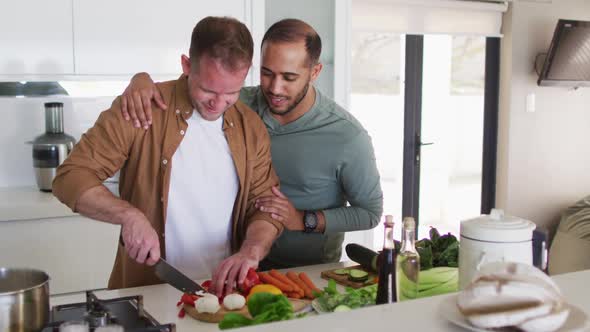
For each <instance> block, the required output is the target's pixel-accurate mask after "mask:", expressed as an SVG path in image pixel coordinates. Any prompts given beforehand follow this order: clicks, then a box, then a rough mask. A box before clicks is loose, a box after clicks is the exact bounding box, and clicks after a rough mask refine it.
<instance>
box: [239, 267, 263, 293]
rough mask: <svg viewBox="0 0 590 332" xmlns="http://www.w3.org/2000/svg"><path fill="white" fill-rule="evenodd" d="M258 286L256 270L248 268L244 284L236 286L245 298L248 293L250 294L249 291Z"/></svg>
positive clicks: (258, 280)
mask: <svg viewBox="0 0 590 332" xmlns="http://www.w3.org/2000/svg"><path fill="white" fill-rule="evenodd" d="M258 284H260V279H259V278H258V274H257V273H256V270H254V269H253V268H250V269H249V270H248V274H246V279H244V282H243V283H241V284H238V289H239V291H240V293H242V295H244V296H246V295H248V293H250V289H252V287H254V286H256V285H258Z"/></svg>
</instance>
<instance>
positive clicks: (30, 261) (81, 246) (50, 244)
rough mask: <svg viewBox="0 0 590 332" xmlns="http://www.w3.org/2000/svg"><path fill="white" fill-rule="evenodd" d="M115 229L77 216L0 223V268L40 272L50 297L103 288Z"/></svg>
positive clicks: (110, 264) (116, 233)
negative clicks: (41, 271)
mask: <svg viewBox="0 0 590 332" xmlns="http://www.w3.org/2000/svg"><path fill="white" fill-rule="evenodd" d="M119 229H120V227H119V226H116V225H111V224H107V223H103V222H99V221H95V220H91V219H88V218H85V217H82V216H75V217H65V218H47V219H35V220H19V221H0V266H2V267H27V268H35V269H40V270H43V271H45V272H46V273H47V274H48V275H49V277H50V278H51V281H50V284H49V290H50V292H51V294H61V293H69V292H77V291H82V290H87V289H99V288H106V287H107V282H108V279H109V276H110V273H111V269H112V267H113V263H114V260H115V254H116V250H117V243H118V239H119Z"/></svg>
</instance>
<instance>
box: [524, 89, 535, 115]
mask: <svg viewBox="0 0 590 332" xmlns="http://www.w3.org/2000/svg"><path fill="white" fill-rule="evenodd" d="M535 109H536V108H535V94H534V93H529V94H528V95H526V111H527V112H528V113H533V112H534V111H535Z"/></svg>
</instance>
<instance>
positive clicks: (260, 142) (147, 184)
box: [53, 76, 283, 288]
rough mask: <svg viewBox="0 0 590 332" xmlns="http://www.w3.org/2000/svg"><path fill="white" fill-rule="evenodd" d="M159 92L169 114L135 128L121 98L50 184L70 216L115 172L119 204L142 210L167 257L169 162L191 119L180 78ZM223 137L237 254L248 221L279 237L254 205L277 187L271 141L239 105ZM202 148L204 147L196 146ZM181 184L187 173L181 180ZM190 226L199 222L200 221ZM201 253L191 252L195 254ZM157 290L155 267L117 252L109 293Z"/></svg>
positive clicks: (229, 113)
mask: <svg viewBox="0 0 590 332" xmlns="http://www.w3.org/2000/svg"><path fill="white" fill-rule="evenodd" d="M157 86H158V89H159V90H160V92H161V93H162V96H163V97H164V100H165V103H166V104H167V105H168V107H169V108H168V110H167V111H162V110H159V109H157V107H156V106H155V104H153V105H152V107H153V108H154V109H155V112H153V121H152V126H151V127H150V129H148V130H144V129H142V128H134V127H133V125H132V123H131V122H128V121H125V120H124V119H123V117H122V113H121V107H120V98H117V99H116V100H115V101H114V102H113V104H112V106H111V108H110V109H108V110H106V111H104V112H102V113H101V114H100V116H99V118H98V120H97V121H96V123H95V124H94V127H92V128H90V129H89V130H88V132H86V133H85V134H84V135H83V136H82V138H81V139H80V142H78V144H77V145H76V146H75V147H74V150H73V151H72V153H71V154H70V156H69V157H68V158H67V159H66V161H65V162H64V163H63V164H62V165H61V166H60V167H59V168H58V171H57V176H56V178H55V180H54V181H53V193H54V195H55V196H56V197H57V198H59V200H60V201H62V202H63V203H64V204H66V205H68V206H69V207H70V208H71V209H72V210H75V207H76V202H77V200H78V199H79V197H80V195H82V193H84V192H85V191H86V190H88V189H90V188H92V187H95V186H99V185H102V182H103V181H104V180H106V179H107V178H109V177H111V176H113V175H114V174H115V173H116V172H117V171H118V170H119V169H120V170H121V174H120V178H119V192H120V196H121V198H122V199H124V200H126V201H128V202H129V203H131V204H132V205H133V206H135V207H137V208H138V209H139V210H141V211H142V212H143V213H144V214H145V215H146V217H147V218H148V220H149V221H150V222H151V224H152V226H153V227H154V229H155V230H156V232H157V233H158V234H159V236H160V250H161V252H162V256H163V257H165V248H166V245H165V234H164V230H165V227H164V223H165V219H166V207H167V204H168V192H169V185H170V173H171V172H170V170H171V167H173V165H172V155H173V154H174V152H175V151H176V149H177V148H178V146H179V145H180V142H181V141H182V139H183V137H184V132H185V131H186V130H187V128H188V124H187V121H186V119H188V118H189V117H190V116H191V115H192V112H193V106H192V104H191V102H190V100H189V95H188V85H187V78H186V76H181V77H180V78H179V79H178V80H175V81H169V82H164V83H160V84H158V85H157ZM223 131H224V133H225V137H226V139H227V141H228V144H229V148H230V151H231V154H232V158H233V161H234V165H235V167H236V172H237V175H238V178H239V184H240V188H239V191H238V195H237V197H236V200H235V203H234V207H233V214H232V225H233V226H232V237H231V248H232V251H233V252H235V251H237V250H238V249H239V247H240V245H241V243H242V241H243V240H244V237H245V234H246V227H247V225H248V224H249V223H250V222H252V221H254V220H266V221H268V222H270V223H272V224H273V225H274V226H275V227H277V229H278V230H279V233H280V232H281V231H282V230H283V226H282V224H280V223H279V222H277V221H275V220H273V219H272V218H271V217H270V215H269V214H268V213H263V212H260V211H258V210H257V209H256V208H255V206H254V201H255V200H256V199H257V198H258V197H261V196H266V195H272V193H271V190H270V189H271V187H272V186H275V185H278V183H279V181H278V178H277V175H276V173H275V171H274V169H273V167H272V164H271V156H270V140H269V137H268V133H267V131H266V128H265V126H264V124H263V123H262V121H261V120H260V117H259V116H258V115H257V114H256V113H255V112H253V111H252V110H251V109H249V108H248V107H247V106H246V105H244V104H243V103H241V102H238V103H236V104H235V105H234V106H232V107H231V108H230V109H229V110H227V111H226V112H225V114H224V119H223ZM202 144H208V142H202ZM184 176H186V177H187V178H188V177H190V176H191V174H185V175H184ZM194 222H196V223H198V220H195V221H194ZM199 254H205V253H195V255H199ZM155 283H161V281H160V280H159V279H158V278H157V277H156V276H155V275H154V273H153V268H151V267H148V266H147V265H143V264H139V263H137V262H135V261H134V260H132V259H130V258H129V256H128V255H127V254H126V252H125V249H124V248H123V247H121V246H119V248H118V251H117V256H116V259H115V265H114V267H113V271H112V273H111V278H110V280H109V288H124V287H135V286H141V285H148V284H155Z"/></svg>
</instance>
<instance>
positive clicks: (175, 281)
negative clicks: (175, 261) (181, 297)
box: [154, 258, 207, 295]
mask: <svg viewBox="0 0 590 332" xmlns="http://www.w3.org/2000/svg"><path fill="white" fill-rule="evenodd" d="M154 270H155V272H156V276H157V277H158V278H160V280H162V281H164V282H166V283H168V284H169V285H171V286H172V287H174V288H176V289H178V290H179V291H181V292H183V293H189V294H200V295H202V294H204V293H207V291H206V290H205V288H203V287H202V286H201V285H199V284H198V283H196V282H194V281H193V280H192V279H190V278H189V277H187V276H186V275H184V273H182V272H180V271H179V270H177V269H176V268H175V267H174V266H172V265H170V264H169V263H168V262H166V260H164V259H163V258H160V260H159V261H158V262H157V263H156V265H154Z"/></svg>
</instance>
